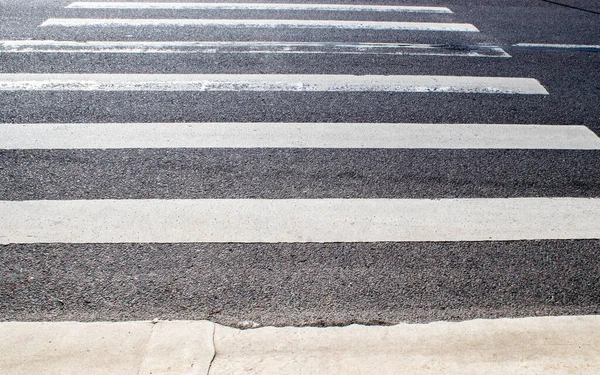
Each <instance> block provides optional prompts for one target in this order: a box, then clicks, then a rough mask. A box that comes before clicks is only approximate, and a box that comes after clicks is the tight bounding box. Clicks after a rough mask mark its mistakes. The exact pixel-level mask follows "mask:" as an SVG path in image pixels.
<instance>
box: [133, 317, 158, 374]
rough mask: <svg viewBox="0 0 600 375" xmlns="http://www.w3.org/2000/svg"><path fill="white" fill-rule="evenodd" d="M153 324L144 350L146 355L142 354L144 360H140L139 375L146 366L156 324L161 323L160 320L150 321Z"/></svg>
mask: <svg viewBox="0 0 600 375" xmlns="http://www.w3.org/2000/svg"><path fill="white" fill-rule="evenodd" d="M149 323H150V324H151V326H152V327H151V328H150V335H148V342H146V349H145V350H144V355H143V356H142V360H141V361H140V365H139V367H138V371H137V375H141V374H142V368H143V367H144V361H145V360H146V357H148V350H149V349H150V343H151V342H152V336H154V326H156V325H157V324H159V322H156V323H155V322H149Z"/></svg>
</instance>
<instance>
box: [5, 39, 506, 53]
mask: <svg viewBox="0 0 600 375" xmlns="http://www.w3.org/2000/svg"><path fill="white" fill-rule="evenodd" d="M38 52H42V53H274V54H275V53H276V54H305V53H309V54H324V53H328V54H377V55H434V56H468V57H510V55H509V54H508V53H506V51H504V50H503V49H502V48H500V47H498V46H488V45H473V46H460V47H456V46H451V45H444V44H407V43H352V42H238V41H232V42H190V41H164V42H153V41H87V42H77V41H54V40H0V53H38Z"/></svg>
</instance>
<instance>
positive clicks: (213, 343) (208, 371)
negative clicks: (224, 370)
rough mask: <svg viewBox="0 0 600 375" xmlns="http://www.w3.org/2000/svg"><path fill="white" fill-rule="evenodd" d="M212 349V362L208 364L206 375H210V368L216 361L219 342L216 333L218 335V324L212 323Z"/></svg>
mask: <svg viewBox="0 0 600 375" xmlns="http://www.w3.org/2000/svg"><path fill="white" fill-rule="evenodd" d="M211 324H212V349H213V356H212V358H211V359H210V363H209V364H208V368H207V369H206V375H210V369H211V368H212V365H213V363H214V362H215V358H216V357H217V343H216V335H217V324H216V323H212V322H211Z"/></svg>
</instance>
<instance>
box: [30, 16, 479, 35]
mask: <svg viewBox="0 0 600 375" xmlns="http://www.w3.org/2000/svg"><path fill="white" fill-rule="evenodd" d="M47 26H64V27H89V26H110V27H113V26H136V27H140V26H178V27H182V26H186V27H187V26H203V27H206V26H208V27H240V28H278V27H287V28H294V29H348V30H413V31H460V32H478V31H479V30H477V28H476V27H475V26H473V25H471V24H468V23H442V22H384V21H337V20H335V21H334V20H276V19H263V20H255V19H198V18H184V19H176V18H144V19H142V18H50V19H48V20H46V21H44V22H43V23H42V24H41V25H40V27H47Z"/></svg>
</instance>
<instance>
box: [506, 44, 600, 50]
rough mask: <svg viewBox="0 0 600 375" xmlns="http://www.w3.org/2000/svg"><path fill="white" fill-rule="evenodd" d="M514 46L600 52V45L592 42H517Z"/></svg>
mask: <svg viewBox="0 0 600 375" xmlns="http://www.w3.org/2000/svg"><path fill="white" fill-rule="evenodd" d="M513 47H523V48H537V49H550V50H552V49H555V50H562V49H564V50H590V51H598V52H600V45H591V44H548V43H517V44H514V45H513Z"/></svg>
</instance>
